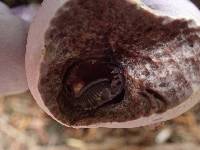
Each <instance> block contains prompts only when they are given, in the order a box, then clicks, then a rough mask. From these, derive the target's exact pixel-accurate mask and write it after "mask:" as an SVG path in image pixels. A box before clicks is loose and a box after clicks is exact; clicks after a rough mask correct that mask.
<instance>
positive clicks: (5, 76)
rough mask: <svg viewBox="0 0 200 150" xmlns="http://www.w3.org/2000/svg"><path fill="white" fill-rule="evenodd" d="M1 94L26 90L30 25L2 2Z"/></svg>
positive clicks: (0, 25)
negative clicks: (26, 49) (26, 48)
mask: <svg viewBox="0 0 200 150" xmlns="http://www.w3.org/2000/svg"><path fill="white" fill-rule="evenodd" d="M0 33H1V34H0V83H1V86H0V95H1V96H3V95H10V94H17V93H21V92H25V91H26V90H27V89H28V85H27V80H26V74H25V46H26V38H27V33H28V25H27V23H26V22H25V21H23V20H22V19H20V18H18V17H16V16H14V15H13V14H12V13H11V11H10V9H9V8H8V7H6V6H5V5H4V4H3V3H1V2H0Z"/></svg>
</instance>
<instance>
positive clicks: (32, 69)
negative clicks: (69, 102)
mask: <svg viewBox="0 0 200 150" xmlns="http://www.w3.org/2000/svg"><path fill="white" fill-rule="evenodd" d="M67 1H68V0H44V2H43V4H42V7H41V8H40V9H39V12H38V13H37V16H36V18H35V19H34V21H33V23H32V24H31V27H30V31H29V35H28V44H27V51H26V74H27V79H28V85H29V88H30V90H31V93H32V94H33V96H34V98H35V100H36V101H37V103H38V104H39V106H40V107H41V108H42V109H43V110H44V111H45V112H46V113H47V114H48V115H50V116H51V117H52V118H54V119H55V120H56V121H58V122H59V123H61V124H63V125H65V126H69V125H66V124H64V123H62V122H61V121H60V120H58V119H57V117H55V116H54V115H53V114H52V113H51V112H50V111H49V109H48V108H47V106H46V105H45V104H44V102H43V99H42V96H41V93H40V92H39V89H38V84H39V80H40V69H41V63H42V59H43V56H44V49H45V47H44V46H45V33H46V30H47V29H48V28H49V26H50V22H51V20H52V18H54V17H55V14H56V12H57V11H58V10H59V8H61V7H62V6H63V5H64V4H65V3H66V2H67ZM128 1H130V2H132V3H138V4H139V5H140V6H141V7H142V8H143V9H145V10H146V11H148V12H150V13H152V14H153V15H155V16H166V22H170V21H173V20H175V19H184V20H188V21H190V20H192V21H193V23H192V24H191V26H193V27H194V26H195V27H197V26H198V25H200V20H199V19H198V18H199V16H200V12H199V10H198V9H197V8H196V7H195V6H194V5H193V4H192V3H191V2H189V1H188V0H178V1H176V2H174V1H173V0H169V1H167V2H166V1H165V0H141V1H136V0H128ZM177 3H178V5H177ZM185 9H187V11H185ZM188 24H189V25H190V23H189V22H188ZM199 90H200V87H196V88H195V90H194V92H193V94H192V95H191V96H190V97H189V98H188V99H187V100H186V101H184V102H182V103H181V104H180V105H178V106H177V107H175V108H172V109H169V110H167V111H165V112H163V113H159V114H152V115H150V116H148V117H141V118H139V119H135V120H131V121H126V122H107V123H101V122H100V123H96V124H91V125H88V126H73V127H74V128H97V127H108V128H132V127H139V126H145V125H150V124H154V123H158V122H161V121H166V120H169V119H172V118H175V117H177V116H179V115H181V114H182V113H184V112H185V111H187V110H189V109H190V108H191V107H193V106H194V105H196V104H197V103H198V102H199V97H200V92H199Z"/></svg>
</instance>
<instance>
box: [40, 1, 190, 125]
mask: <svg viewBox="0 0 200 150" xmlns="http://www.w3.org/2000/svg"><path fill="white" fill-rule="evenodd" d="M165 19H166V18H165V17H164V18H163V17H158V16H155V15H153V14H151V13H149V12H148V11H146V10H143V9H142V8H140V6H138V4H133V3H131V2H128V1H126V0H102V1H101V0H72V1H69V2H67V3H66V4H65V5H64V6H62V7H61V8H60V10H59V11H58V12H57V14H56V15H55V17H54V18H52V22H51V24H50V27H49V29H48V30H47V32H46V37H45V47H46V51H45V55H44V59H43V62H42V64H41V70H40V82H39V86H38V87H39V91H40V93H41V96H42V98H43V100H44V103H45V105H46V106H47V107H48V108H49V110H50V112H51V113H52V114H53V115H54V116H55V117H56V118H57V119H58V120H60V121H62V122H63V123H65V124H67V125H89V124H96V123H100V122H123V121H129V120H133V119H137V118H140V117H142V116H149V115H151V114H153V113H160V112H164V111H166V110H167V109H170V108H172V107H176V106H177V105H178V104H180V103H181V100H185V99H186V98H187V97H188V96H189V95H190V94H191V92H192V90H191V85H190V83H189V82H187V81H186V80H185V78H184V76H183V75H182V74H181V72H179V70H178V69H177V72H176V73H174V74H173V75H171V76H169V75H168V76H166V77H165V78H164V77H162V78H160V77H155V78H154V76H156V75H157V74H161V72H162V71H163V70H164V69H165V68H166V67H165V66H164V65H165V64H166V63H162V61H160V62H159V63H158V62H154V59H153V56H157V57H159V56H164V54H165V53H166V55H167V56H168V55H169V53H170V52H169V49H170V50H172V52H173V51H175V50H176V46H177V45H179V44H180V43H181V42H182V40H180V38H182V37H185V36H186V35H190V33H193V32H194V31H192V29H191V30H190V29H188V22H186V21H184V20H174V21H171V22H169V21H168V23H166V24H164V22H165ZM171 43H175V45H173V46H171V45H172V44H171ZM170 44H171V45H170ZM176 44H177V45H176ZM168 45H169V46H168ZM163 46H165V48H163V49H162V47H163ZM170 46H171V47H170ZM153 50H162V52H163V53H164V54H163V55H159V54H158V55H157V53H156V52H157V51H153ZM151 53H152V54H153V55H150V54H151ZM169 57H171V56H169ZM168 63H169V65H170V66H175V68H178V67H177V64H176V63H175V62H174V61H173V60H170V62H168ZM145 64H146V66H145ZM151 67H152V68H151ZM148 68H150V70H148ZM159 71H160V72H159ZM169 77H171V78H169ZM151 78H154V80H149V79H151ZM171 79H173V80H171ZM147 81H148V82H147ZM171 81H173V83H174V85H177V87H176V86H174V87H173V86H172V89H170V86H169V85H171V83H172V82H171ZM157 85H158V86H159V88H157V89H154V87H156V86H157ZM148 89H150V90H148ZM149 91H150V92H149ZM152 91H153V92H152ZM163 91H164V92H163ZM177 93H178V95H177Z"/></svg>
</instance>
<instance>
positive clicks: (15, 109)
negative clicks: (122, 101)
mask: <svg viewBox="0 0 200 150" xmlns="http://www.w3.org/2000/svg"><path fill="white" fill-rule="evenodd" d="M161 148H162V150H174V149H176V150H190V149H192V150H195V149H196V150H198V149H200V104H199V105H197V106H196V107H195V108H193V109H192V110H191V111H189V112H187V113H185V114H183V115H182V116H180V117H178V118H176V119H174V120H171V121H168V122H165V123H162V124H159V125H154V126H147V127H141V128H133V129H106V128H99V129H71V128H66V127H63V126H62V125H60V124H58V123H57V122H56V121H54V120H53V119H51V118H50V117H49V116H47V115H46V114H45V113H44V112H43V111H42V110H41V109H40V108H39V106H38V105H37V104H36V102H35V101H34V99H33V98H32V96H31V94H30V93H29V92H27V93H24V94H20V95H14V96H8V97H1V98H0V149H1V150H13V149H15V150H68V149H69V150H133V149H134V150H160V149H161Z"/></svg>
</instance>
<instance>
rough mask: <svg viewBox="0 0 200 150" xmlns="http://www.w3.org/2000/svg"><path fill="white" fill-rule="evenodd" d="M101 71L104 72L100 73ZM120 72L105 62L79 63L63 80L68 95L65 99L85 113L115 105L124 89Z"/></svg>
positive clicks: (114, 66)
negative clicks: (106, 105) (110, 104)
mask: <svg viewBox="0 0 200 150" xmlns="http://www.w3.org/2000/svg"><path fill="white" fill-rule="evenodd" d="M105 68H107V69H105ZM97 69H98V70H97ZM102 69H105V70H106V71H101V70H102ZM120 72H121V70H120V68H118V67H117V66H116V65H114V64H111V63H107V62H101V61H94V60H87V61H86V62H82V63H79V64H77V65H75V66H74V67H73V68H72V69H71V70H70V73H69V74H68V75H67V78H66V79H65V83H66V84H65V85H66V87H65V89H66V90H65V92H66V93H67V94H68V96H67V97H66V98H67V99H70V101H71V104H72V105H73V106H74V107H76V108H77V109H81V110H85V111H90V110H94V109H97V108H99V107H101V106H103V105H105V104H107V103H115V100H116V98H117V97H118V96H119V95H120V94H121V93H122V91H123V88H124V80H123V77H122V75H121V74H120ZM86 74H87V75H86ZM86 77H87V78H86ZM69 93H70V94H69Z"/></svg>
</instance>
